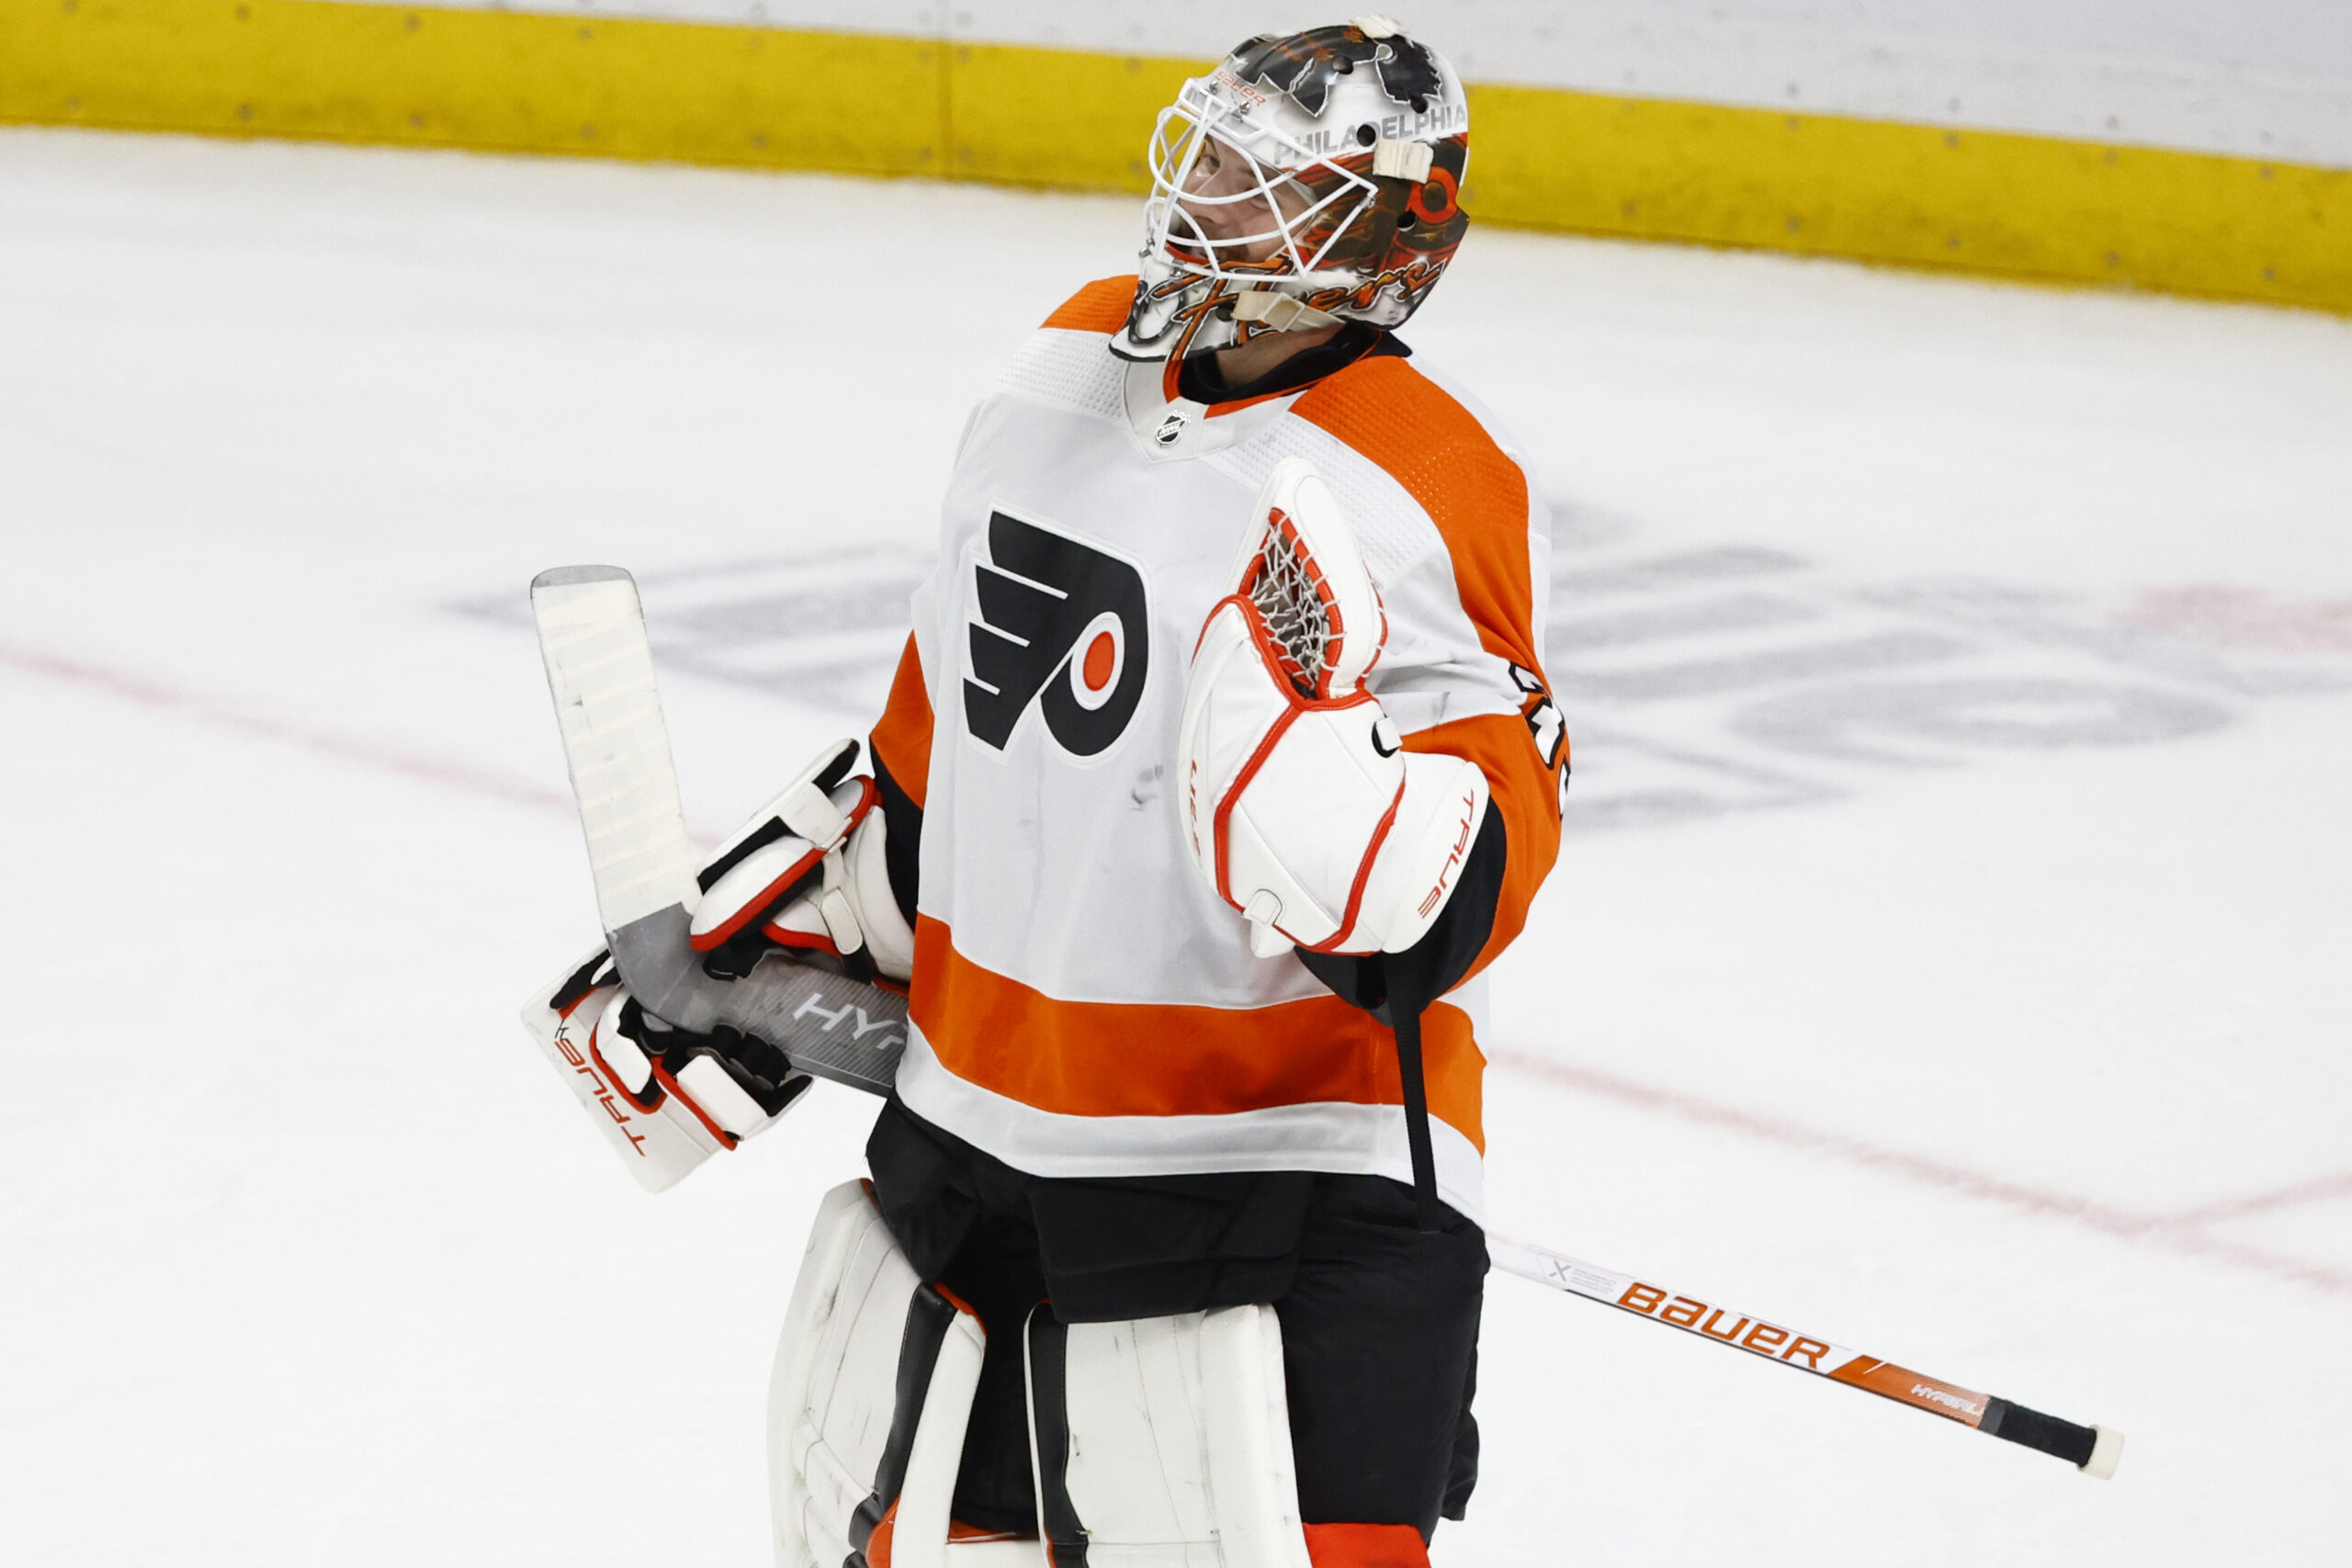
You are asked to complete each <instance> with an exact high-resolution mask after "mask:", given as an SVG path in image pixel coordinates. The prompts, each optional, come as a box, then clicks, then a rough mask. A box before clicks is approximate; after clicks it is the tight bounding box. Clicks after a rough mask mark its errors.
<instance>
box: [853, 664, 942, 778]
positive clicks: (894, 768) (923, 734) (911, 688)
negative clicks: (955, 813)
mask: <svg viewBox="0 0 2352 1568" xmlns="http://www.w3.org/2000/svg"><path fill="white" fill-rule="evenodd" d="M866 743H867V744H868V745H870V746H872V747H873V748H874V755H875V756H876V757H877V758H879V759H880V760H881V762H882V765H883V766H884V767H886V768H888V769H889V770H890V776H891V777H892V778H894V779H896V780H898V781H899V788H900V789H902V790H904V791H906V792H907V798H908V799H910V800H911V801H913V802H914V803H915V807H916V808H917V809H918V810H920V809H921V808H922V804H923V795H924V794H925V792H926V791H928V790H929V789H930V787H931V693H930V692H929V691H928V690H926V689H925V687H924V686H923V683H922V657H921V656H920V655H918V654H917V653H916V652H915V639H914V638H913V637H912V636H910V637H908V638H907V648H906V651H905V652H903V653H901V654H899V672H898V673H897V674H896V675H893V676H892V677H891V678H890V699H889V701H888V702H887V703H885V704H883V705H882V716H881V717H880V718H879V719H877V720H876V721H875V725H874V733H873V735H872V736H871V737H869V738H868V739H867V742H866Z"/></svg>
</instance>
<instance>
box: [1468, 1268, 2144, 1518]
mask: <svg viewBox="0 0 2352 1568" xmlns="http://www.w3.org/2000/svg"><path fill="white" fill-rule="evenodd" d="M1487 1252H1488V1255H1489V1256H1490V1257H1491V1258H1493V1260H1494V1264H1495V1267H1497V1268H1498V1269H1503V1270H1504V1271H1506V1272H1508V1273H1512V1274H1517V1275H1519V1276H1520V1277H1521V1278H1522V1279H1527V1280H1534V1281H1535V1282H1536V1283H1537V1284H1539V1285H1548V1286H1550V1287H1551V1288H1552V1289H1554V1290H1555V1291H1563V1292H1566V1293H1567V1294H1569V1295H1572V1296H1582V1297H1583V1298H1584V1299H1585V1300H1587V1301H1592V1302H1600V1303H1602V1304H1603V1305H1606V1306H1613V1307H1615V1308H1617V1309H1618V1310H1619V1311H1621V1312H1629V1313H1632V1314H1634V1315H1635V1316H1636V1317H1645V1318H1648V1319H1650V1320H1651V1321H1652V1322H1654V1323H1662V1324H1665V1325H1668V1327H1670V1328H1679V1329H1680V1330H1682V1331H1683V1332H1684V1333H1685V1334H1695V1335H1698V1336H1700V1337H1702V1338H1707V1339H1712V1340H1713V1341H1715V1342H1716V1343H1717V1344H1719V1345H1725V1346H1729V1347H1730V1348H1733V1349H1736V1350H1744V1351H1746V1352H1747V1354H1749V1355H1751V1356H1758V1357H1761V1358H1763V1359H1765V1360H1768V1361H1777V1362H1779V1363H1780V1364H1781V1365H1782V1366H1784V1367H1794V1368H1795V1369H1797V1370H1798V1371H1804V1372H1811V1373H1813V1374H1814V1375H1815V1377H1824V1378H1828V1379H1830V1380H1831V1381H1832V1382H1842V1383H1845V1384H1847V1385H1849V1387H1853V1388H1859V1389H1861V1390H1863V1391H1864V1392H1866V1393H1875V1394H1877V1395H1878V1396H1879V1397H1880V1398H1882V1399H1891V1400H1893V1401H1894V1402H1895V1403H1896V1404H1907V1405H1909V1406H1910V1407H1911V1408H1912V1409H1914V1410H1924V1411H1926V1412H1928V1414H1929V1415H1931V1416H1942V1417H1943V1418H1944V1419H1946V1420H1947V1421H1957V1422H1959V1423H1960V1424H1961V1425H1962V1426H1963V1427H1975V1428H1977V1429H1979V1430H1981V1431H1983V1432H1985V1434H1986V1435H1988V1436H1991V1437H1997V1438H2007V1439H2008V1440H2009V1441H2010V1442H2013V1443H2022V1444H2024V1445H2025V1446H2026V1447H2028V1448H2030V1449H2035V1450H2039V1451H2041V1452H2042V1453H2047V1454H2053V1455H2055V1456H2057V1457H2058V1458H2060V1459H2063V1460H2065V1461H2067V1462H2068V1463H2069V1464H2073V1465H2075V1466H2077V1467H2078V1468H2081V1469H2084V1470H2087V1471H2089V1472H2092V1473H2093V1474H2095V1475H2099V1476H2102V1477H2104V1476H2106V1475H2108V1474H2111V1473H2113V1471H2114V1460H2115V1455H2116V1453H2117V1452H2119V1451H2120V1448H2121V1444H2122V1439H2121V1438H2120V1436H2117V1435H2115V1434H2112V1433H2109V1432H2108V1431H2107V1430H2106V1429H2105V1428H2103V1427H2078V1426H2076V1425H2075V1423H2073V1422H2071V1421H2062V1420H2060V1419H2058V1418H2057V1417H2056V1416H2044V1415H2042V1414H2041V1412H2039V1411H2035V1410H2029V1409H2027V1408H2026V1407H2025V1406H2024V1405H2021V1404H2015V1403H2014V1402H2012V1401H2009V1400H2006V1399H2001V1398H1998V1397H1996V1396H1995V1395H1992V1394H1985V1393H1977V1392H1976V1391H1975V1390H1973V1389H1968V1388H1962V1387H1961V1386H1960V1385H1959V1384H1958V1383H1949V1382H1943V1381H1942V1380H1941V1379H1939V1378H1931V1377H1928V1376H1927V1375H1926V1374H1925V1373H1922V1372H1915V1371H1911V1370H1909V1369H1908V1368H1906V1367H1898V1366H1896V1365H1895V1364H1894V1362H1892V1361H1887V1360H1882V1359H1879V1358H1878V1357H1876V1356H1866V1355H1863V1354H1861V1353H1860V1351H1856V1350H1851V1349H1849V1348H1846V1347H1844V1346H1842V1345H1838V1344H1837V1343H1835V1342H1833V1341H1831V1340H1829V1339H1826V1338H1821V1337H1815V1336H1813V1335H1809V1334H1802V1333H1799V1332H1797V1331H1796V1330H1794V1329H1791V1328H1785V1327H1783V1326H1781V1325H1779V1324H1776V1323H1773V1322H1771V1321H1770V1320H1769V1319H1766V1318H1760V1317H1756V1316H1753V1315H1750V1314H1746V1313H1742V1312H1739V1311H1737V1310H1736V1309H1734V1308H1731V1307H1727V1306H1722V1305H1718V1304H1715V1303H1710V1302H1705V1301H1702V1300H1700V1299H1699V1298H1698V1297H1695V1296H1689V1295H1684V1294H1682V1293H1680V1292H1677V1291H1674V1290H1671V1289H1669V1288H1668V1287H1667V1286H1664V1285H1659V1284H1654V1283H1652V1282H1650V1281H1649V1280H1644V1279H1641V1278H1639V1277H1638V1276H1635V1275H1632V1274H1620V1273H1618V1272H1617V1271H1616V1270H1615V1269H1603V1268H1601V1267H1600V1266H1599V1265H1598V1264H1593V1263H1586V1262H1583V1261H1581V1260H1579V1259H1577V1258H1570V1257H1568V1256H1566V1254H1565V1253H1558V1252H1553V1251H1550V1250H1549V1249H1547V1248H1544V1247H1532V1246H1530V1245H1529V1244H1528V1243H1526V1242H1523V1241H1513V1240H1511V1239H1510V1238H1509V1237H1507V1236H1498V1235H1489V1236H1488V1237H1487Z"/></svg>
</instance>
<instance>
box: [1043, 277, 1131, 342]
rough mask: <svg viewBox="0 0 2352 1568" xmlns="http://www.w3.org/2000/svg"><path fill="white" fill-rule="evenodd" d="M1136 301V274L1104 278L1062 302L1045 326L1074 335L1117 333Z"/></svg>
mask: <svg viewBox="0 0 2352 1568" xmlns="http://www.w3.org/2000/svg"><path fill="white" fill-rule="evenodd" d="M1135 302H1136V275H1135V274H1134V273H1132V272H1131V273H1128V274H1127V275H1126V276H1124V277H1101V278H1097V279H1095V280H1094V281H1093V282H1092V283H1090V284H1088V285H1087V286H1086V287H1085V288H1081V289H1080V290H1079V291H1078V292H1077V293H1075V294H1073V295H1071V296H1070V297H1069V299H1065V300H1063V301H1062V303H1061V307H1060V309H1058V310H1056V311H1055V312H1054V313H1053V314H1052V315H1050V316H1047V317H1046V321H1045V324H1046V326H1048V327H1060V328H1062V329H1063V330H1064V331H1067V332H1074V333H1114V332H1117V331H1118V330H1119V329H1120V328H1121V327H1124V326H1125V325H1126V324H1127V311H1128V310H1130V309H1131V308H1133V306H1134V305H1135Z"/></svg>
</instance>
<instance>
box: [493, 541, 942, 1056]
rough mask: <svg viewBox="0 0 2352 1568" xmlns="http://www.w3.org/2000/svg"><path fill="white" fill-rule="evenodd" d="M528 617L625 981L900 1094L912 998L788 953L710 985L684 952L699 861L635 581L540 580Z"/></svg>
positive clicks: (617, 574)
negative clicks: (794, 959) (895, 1086)
mask: <svg viewBox="0 0 2352 1568" xmlns="http://www.w3.org/2000/svg"><path fill="white" fill-rule="evenodd" d="M531 617H532V620H533V622H534V623H535V624H536V626H537V628H538V635H539V652H540V656H541V658H542V659H543V660H545V662H546V665H547V672H548V694H549V696H551V697H552V698H553V699H554V701H555V715H556V724H557V727H558V728H560V730H561V732H562V736H563V755H564V761H565V764H566V766H567V767H568V768H569V769H570V771H571V794H572V798H573V800H574V801H575V802H577V804H578V806H579V807H580V826H581V829H582V832H583V833H584V834H585V835H586V837H587V840H588V868H589V872H590V874H591V876H592V877H593V878H594V883H595V888H596V909H597V914H598V916H599V917H600V919H601V920H602V922H603V925H604V928H605V941H606V942H607V943H608V944H610V946H611V948H612V953H613V963H614V964H615V966H616V967H617V968H618V969H619V970H620V974H621V978H622V979H623V980H624V981H626V982H627V983H628V987H629V989H630V990H631V991H633V992H635V993H636V995H637V998H638V999H639V1002H641V1003H642V1004H643V1005H644V1006H645V1008H646V1009H647V1010H649V1011H650V1012H651V1013H652V1014H653V1015H654V1016H655V1017H657V1018H660V1019H662V1020H664V1021H668V1022H670V1023H673V1024H674V1025H676V1026H677V1027H678V1028H680V1029H685V1030H691V1031H694V1032H697V1033H707V1032H710V1031H711V1030H713V1029H715V1028H718V1027H719V1026H720V1025H726V1026H729V1027H731V1028H734V1029H740V1030H741V1031H742V1032H744V1033H746V1034H750V1035H752V1036H754V1037H756V1038H758V1039H761V1040H764V1041H766V1042H768V1043H770V1044H772V1045H775V1047H776V1048H777V1049H778V1050H780V1051H782V1052H783V1053H784V1054H785V1056H786V1059H787V1060H789V1061H790V1062H791V1063H792V1065H793V1066H796V1067H797V1068H799V1069H800V1070H801V1071H803V1072H805V1073H809V1074H812V1075H814V1076H815V1077H822V1078H831V1079H832V1080H833V1081H834V1082H836V1083H842V1084H847V1085H849V1086H850V1087H851V1088H853V1089H865V1091H866V1092H868V1093H869V1094H888V1092H889V1091H890V1086H891V1084H892V1082H893V1081H894V1080H895V1078H896V1077H897V1073H898V1066H899V1055H900V1054H901V1053H902V1052H903V1051H904V1050H905V1049H906V1043H907V1001H906V998H904V997H902V996H899V995H898V994H897V993H896V992H892V991H886V990H884V989H883V988H882V987H879V986H876V985H872V984H869V983H868V982H865V981H863V980H853V979H851V978H849V977H848V976H842V975H836V974H834V973H832V972H831V971H830V970H825V969H817V968H813V967H810V966H809V965H808V964H796V963H793V962H792V961H791V960H789V959H787V958H785V957H784V956H783V955H781V954H780V953H779V954H772V955H770V956H769V957H768V958H767V959H765V960H764V961H763V962H762V963H761V964H758V965H757V966H756V967H755V968H753V970H752V973H751V974H749V975H747V976H743V977H742V978H741V979H738V980H719V979H714V978H713V977H712V976H709V975H707V974H706V973H704V971H703V968H702V964H701V963H700V960H699V957H698V955H697V954H696V953H695V952H694V951H693V949H692V948H691V947H689V946H688V945H687V941H686V936H687V927H688V923H689V921H690V919H691V918H692V917H691V913H690V911H691V910H692V909H693V908H694V906H695V900H696V899H697V898H699V897H701V889H700V888H698V887H697V886H695V868H696V866H697V864H698V863H699V862H700V856H698V855H697V854H696V853H695V847H694V843H693V840H690V839H689V838H688V837H687V836H686V820H685V813H684V809H683V807H681V806H680V804H679V797H678V774H677V768H676V764H675V763H674V762H673V761H672V760H671V755H670V731H669V727H668V725H667V724H666V723H665V722H664V721H663V719H662V699H661V694H660V692H659V690H658V689H657V688H656V686H655V684H654V679H653V650H652V648H651V646H650V644H649V643H648V642H647V640H646V636H645V613H644V609H643V606H642V605H641V604H640V603H639V599H638V594H637V582H636V580H635V579H633V578H631V577H630V576H629V574H628V572H626V571H624V570H621V569H620V568H619V567H616V566H565V567H557V568H555V569H554V570H549V571H543V572H541V573H539V575H538V576H537V577H536V578H534V579H532V580H531Z"/></svg>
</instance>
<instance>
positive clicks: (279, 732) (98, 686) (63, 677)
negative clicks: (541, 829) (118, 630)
mask: <svg viewBox="0 0 2352 1568" xmlns="http://www.w3.org/2000/svg"><path fill="white" fill-rule="evenodd" d="M0 664H5V665H7V666H8V667H9V668H11V669H14V670H17V671H23V672H24V673H26V674H28V675H45V676H47V677H49V678H50V679H51V680H55V681H65V682H71V683H73V684H74V685H78V686H83V687H86V688H89V689H91V690H95V691H100V692H104V693H106V694H107V695H108V696H112V697H119V698H120V699H122V700H123V701H125V702H130V703H136V704H138V705H140V706H141V707H148V708H154V709H157V710H159V711H162V712H168V713H182V714H187V715H188V716H191V717H195V718H200V719H204V720H206V721H207V722H209V723H211V724H217V725H220V726H221V727H223V728H229V729H236V730H242V731H243V732H244V733H245V734H247V735H254V736H258V737H260V738H261V739H266V740H275V741H277V742H279V743H281V744H283V745H288V746H299V747H300V748H302V749H303V750H307V751H315V752H318V753H319V754H321V755H322V756H327V757H335V758H339V759H341V760H342V761H347V762H364V763H366V764H368V766H369V767H373V768H380V769H382V770H384V771H385V772H387V773H399V774H401V776H402V777H405V778H412V779H423V780H424V781H426V782H427V783H431V784H450V785H454V786H456V787H457V788H458V789H463V790H469V791H471V792H472V793H473V794H476V795H491V796H493V797H495V798H497V799H500V800H505V801H511V802H513V803H515V805H518V806H532V807H539V808H541V809H543V810H556V811H561V812H564V813H566V814H567V815H569V814H570V813H571V811H572V809H573V807H572V804H571V796H570V795H565V794H563V793H561V792H560V791H558V790H551V789H542V788H540V787H539V786H537V784H524V783H521V782H520V781H518V780H515V779H505V778H500V777H499V776H498V775H496V774H495V773H483V772H481V770H479V769H475V768H469V767H467V766H465V765H464V764H462V763H458V762H445V761H436V760H435V759H432V758H429V757H419V756H414V755H412V754H411V753H409V752H406V751H399V750H392V749H391V748H390V747H387V746H379V745H377V744H375V743H374V742H373V741H368V740H360V739H354V738H352V737H349V736H343V735H334V734H331V733H329V732H327V731H324V730H318V729H310V728H304V727H303V726H300V725H297V724H288V723H287V722H286V721H285V720H283V719H276V718H268V717H266V716H263V715H260V714H256V713H248V712H246V711H245V710H244V709H243V708H239V707H232V706H231V705H229V704H227V703H224V702H221V701H220V700H219V699H218V698H215V697H208V696H204V695H202V694H198V693H195V692H183V691H177V690H175V689H173V688H172V687H169V686H165V685H163V684H161V683H159V682H154V681H150V680H148V679H146V678H145V677H143V676H139V675H128V674H124V673H123V672H122V671H117V670H107V669H102V668H101V667H99V666H97V665H95V664H85V663H83V662H81V661H80V660H73V659H62V658H60V657H58V656H57V655H55V654H52V653H38V652H35V651H33V650H32V649H25V648H18V647H15V646H12V645H10V644H6V643H0Z"/></svg>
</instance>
